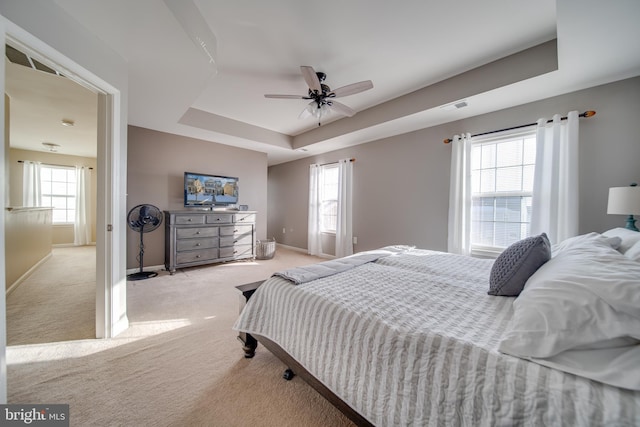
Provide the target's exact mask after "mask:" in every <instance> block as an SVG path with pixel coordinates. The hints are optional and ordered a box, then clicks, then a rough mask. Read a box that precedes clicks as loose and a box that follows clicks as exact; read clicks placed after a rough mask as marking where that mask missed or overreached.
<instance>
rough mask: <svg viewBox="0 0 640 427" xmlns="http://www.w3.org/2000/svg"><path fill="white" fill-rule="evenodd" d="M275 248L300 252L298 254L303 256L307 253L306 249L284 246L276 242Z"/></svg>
mask: <svg viewBox="0 0 640 427" xmlns="http://www.w3.org/2000/svg"><path fill="white" fill-rule="evenodd" d="M277 246H280V247H281V248H285V249H289V250H290V251H295V252H300V253H303V254H306V253H307V250H306V249H303V248H298V247H295V246H289V245H284V244H282V243H278V242H276V247H277Z"/></svg>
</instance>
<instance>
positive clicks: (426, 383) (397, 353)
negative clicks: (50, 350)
mask: <svg viewBox="0 0 640 427" xmlns="http://www.w3.org/2000/svg"><path fill="white" fill-rule="evenodd" d="M491 265H492V261H491V260H482V259H474V258H469V257H461V256H458V255H452V254H446V253H440V252H433V251H426V250H419V249H409V248H407V250H406V251H405V252H404V253H401V254H395V255H391V256H387V257H384V258H380V259H378V260H377V261H375V262H372V263H367V264H364V265H361V266H359V267H357V268H353V269H350V270H348V271H345V272H343V273H339V274H336V275H333V276H328V277H325V278H321V279H318V280H314V281H311V282H308V283H303V284H300V285H297V286H294V285H292V284H291V283H290V282H288V281H287V280H285V279H283V278H280V277H273V278H271V279H269V280H267V281H266V282H265V283H264V284H263V285H262V286H261V287H260V288H259V289H258V290H257V291H256V293H255V294H254V295H253V297H252V298H251V300H250V301H249V303H248V304H247V306H246V307H245V309H244V311H243V312H242V314H241V316H240V318H239V319H238V321H237V323H236V325H235V329H237V330H241V331H244V332H248V333H253V334H257V335H262V336H264V337H266V338H269V339H270V340H272V341H274V342H275V343H277V344H278V345H280V346H281V347H282V348H283V349H285V350H286V351H287V352H288V353H289V354H290V355H292V356H293V357H294V358H295V359H296V360H297V361H299V362H300V363H301V364H302V365H303V366H305V367H306V368H307V370H309V371H310V372H311V373H312V374H313V375H314V376H315V377H316V378H318V379H319V380H320V381H321V382H323V383H324V384H325V385H326V386H327V387H328V388H329V389H331V390H332V391H333V392H334V393H336V394H337V395H338V396H339V397H341V398H342V399H343V400H344V401H345V402H346V403H348V404H349V405H350V406H351V407H352V408H354V409H355V410H356V411H358V412H359V413H360V414H362V415H363V416H364V417H365V418H367V419H368V420H369V421H371V422H372V423H373V424H375V425H378V426H390V425H402V426H405V425H434V426H439V425H447V426H456V425H473V426H481V425H486V426H494V425H509V426H511V425H558V426H560V425H594V426H596V425H640V392H637V391H635V392H634V391H630V390H625V389H621V388H617V387H613V386H609V385H605V384H602V383H599V382H595V381H592V380H588V379H586V378H582V377H578V376H575V375H572V374H567V373H563V372H561V371H559V370H556V369H551V368H548V367H545V366H541V365H540V364H536V363H532V362H529V361H526V360H523V359H520V358H516V357H512V356H509V355H505V354H502V353H500V352H498V345H499V342H500V339H501V336H502V334H503V332H504V331H505V330H506V328H507V326H508V325H509V322H510V321H511V320H512V317H513V308H512V302H513V300H514V299H513V298H508V297H495V296H489V295H487V289H488V276H489V271H490V269H491Z"/></svg>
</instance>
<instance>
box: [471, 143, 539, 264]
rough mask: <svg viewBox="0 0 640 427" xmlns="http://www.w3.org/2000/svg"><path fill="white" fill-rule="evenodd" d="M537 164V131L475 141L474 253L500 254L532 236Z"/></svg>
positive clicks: (472, 163)
mask: <svg viewBox="0 0 640 427" xmlns="http://www.w3.org/2000/svg"><path fill="white" fill-rule="evenodd" d="M535 161H536V136H535V131H530V132H528V133H525V134H522V133H521V134H516V135H514V134H511V135H509V136H503V137H500V138H498V139H491V140H483V141H477V142H473V145H472V146H471V250H472V251H475V252H478V251H483V250H484V251H489V252H495V251H500V250H501V249H503V248H506V247H508V246H509V245H511V244H512V243H514V242H517V241H518V240H521V239H523V238H525V237H527V236H529V234H530V223H531V196H532V193H533V176H534V169H535Z"/></svg>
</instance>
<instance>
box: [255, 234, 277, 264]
mask: <svg viewBox="0 0 640 427" xmlns="http://www.w3.org/2000/svg"><path fill="white" fill-rule="evenodd" d="M256 246H257V247H256V259H271V258H273V256H274V255H275V254H276V239H274V238H271V239H267V240H258V241H257V242H256Z"/></svg>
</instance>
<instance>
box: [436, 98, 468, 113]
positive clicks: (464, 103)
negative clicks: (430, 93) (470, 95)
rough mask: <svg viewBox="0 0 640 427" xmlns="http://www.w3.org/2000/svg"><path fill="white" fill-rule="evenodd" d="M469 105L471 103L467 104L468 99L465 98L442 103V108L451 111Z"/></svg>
mask: <svg viewBox="0 0 640 427" xmlns="http://www.w3.org/2000/svg"><path fill="white" fill-rule="evenodd" d="M467 105H469V104H467V100H466V99H463V100H460V101H454V102H451V103H449V104H445V105H441V106H440V108H442V109H443V110H447V111H449V110H459V109H460V108H464V107H466V106H467Z"/></svg>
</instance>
